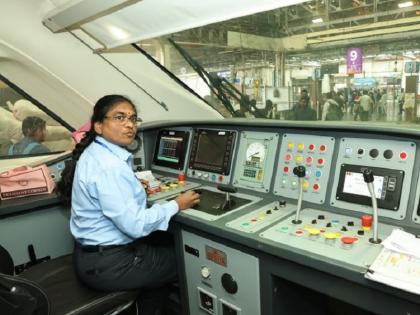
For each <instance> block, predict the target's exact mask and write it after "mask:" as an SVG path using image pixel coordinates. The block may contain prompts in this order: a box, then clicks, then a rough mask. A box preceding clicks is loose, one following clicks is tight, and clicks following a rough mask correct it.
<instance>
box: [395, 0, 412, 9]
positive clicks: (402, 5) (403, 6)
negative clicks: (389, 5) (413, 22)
mask: <svg viewBox="0 0 420 315" xmlns="http://www.w3.org/2000/svg"><path fill="white" fill-rule="evenodd" d="M412 6H413V1H406V2H401V3H398V7H399V8H408V7H412Z"/></svg>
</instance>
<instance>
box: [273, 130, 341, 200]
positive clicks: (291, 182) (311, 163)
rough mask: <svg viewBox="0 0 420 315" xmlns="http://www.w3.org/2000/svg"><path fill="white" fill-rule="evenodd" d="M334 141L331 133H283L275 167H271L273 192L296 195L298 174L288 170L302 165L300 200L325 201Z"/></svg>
mask: <svg viewBox="0 0 420 315" xmlns="http://www.w3.org/2000/svg"><path fill="white" fill-rule="evenodd" d="M334 144H335V140H334V138H331V137H322V136H312V135H298V134H284V135H283V138H282V143H281V147H280V154H279V160H278V167H275V168H274V170H275V172H277V173H276V174H275V176H276V181H275V184H274V194H275V195H279V196H288V197H289V196H290V197H291V198H296V199H297V196H298V188H299V186H298V178H297V177H296V176H295V175H294V174H293V172H291V170H293V168H294V167H295V166H298V165H304V166H305V169H306V173H305V180H304V182H303V190H304V194H303V200H306V201H310V202H314V203H319V204H322V203H324V202H325V198H326V188H327V184H328V177H329V172H330V168H331V160H332V155H333V151H334Z"/></svg>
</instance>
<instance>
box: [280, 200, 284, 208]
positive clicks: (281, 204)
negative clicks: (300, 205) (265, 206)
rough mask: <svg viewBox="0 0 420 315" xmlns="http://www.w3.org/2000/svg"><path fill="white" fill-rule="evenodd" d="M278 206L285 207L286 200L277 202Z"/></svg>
mask: <svg viewBox="0 0 420 315" xmlns="http://www.w3.org/2000/svg"><path fill="white" fill-rule="evenodd" d="M279 206H280V207H282V208H283V207H286V200H279Z"/></svg>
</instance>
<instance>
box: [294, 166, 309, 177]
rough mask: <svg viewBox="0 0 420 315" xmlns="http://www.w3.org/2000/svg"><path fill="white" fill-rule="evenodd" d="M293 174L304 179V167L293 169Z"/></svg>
mask: <svg viewBox="0 0 420 315" xmlns="http://www.w3.org/2000/svg"><path fill="white" fill-rule="evenodd" d="M293 174H295V175H296V176H297V177H299V178H301V177H305V174H306V169H305V166H302V165H299V166H296V167H295V168H293Z"/></svg>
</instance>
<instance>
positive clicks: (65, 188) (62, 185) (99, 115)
mask: <svg viewBox="0 0 420 315" xmlns="http://www.w3.org/2000/svg"><path fill="white" fill-rule="evenodd" d="M123 102H127V103H129V104H131V105H132V106H133V109H134V110H136V107H135V106H134V104H133V102H132V101H131V100H130V99H129V98H127V97H125V96H122V95H114V94H113V95H105V96H103V97H101V98H100V99H99V100H98V101H97V102H96V104H95V106H94V108H93V114H92V117H91V119H90V122H91V127H90V130H89V131H88V132H87V133H86V135H85V136H84V137H83V139H82V140H81V141H80V143H78V144H76V147H75V148H74V150H73V152H72V157H71V159H70V160H67V161H66V162H65V165H66V166H65V168H64V170H63V172H62V174H61V179H60V181H59V182H58V183H57V193H58V196H59V197H60V199H61V201H62V203H63V204H64V205H65V206H70V205H71V193H72V188H73V179H74V173H75V171H76V164H77V161H78V160H79V158H80V156H81V155H82V153H83V152H84V151H85V149H86V148H87V147H88V146H89V145H90V144H91V143H92V142H93V141H94V140H95V138H96V136H97V135H98V134H97V133H96V131H95V123H97V122H103V121H104V119H105V117H106V115H107V113H108V112H109V111H110V110H112V108H113V107H114V106H115V105H116V104H119V103H123Z"/></svg>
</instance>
